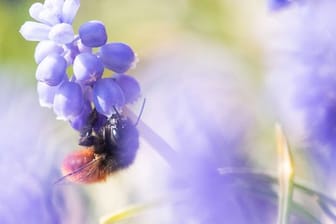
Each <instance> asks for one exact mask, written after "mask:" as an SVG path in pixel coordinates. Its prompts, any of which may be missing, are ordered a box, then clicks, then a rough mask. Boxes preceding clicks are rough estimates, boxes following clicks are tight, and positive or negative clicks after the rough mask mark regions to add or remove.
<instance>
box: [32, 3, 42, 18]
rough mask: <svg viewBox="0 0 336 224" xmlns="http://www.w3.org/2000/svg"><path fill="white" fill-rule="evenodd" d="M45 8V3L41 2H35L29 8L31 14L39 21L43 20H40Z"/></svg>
mask: <svg viewBox="0 0 336 224" xmlns="http://www.w3.org/2000/svg"><path fill="white" fill-rule="evenodd" d="M42 10H43V5H42V3H41V2H35V3H34V4H32V6H30V8H29V15H30V16H31V17H32V18H33V19H35V20H37V21H39V22H43V21H41V20H40V13H41V12H42Z"/></svg>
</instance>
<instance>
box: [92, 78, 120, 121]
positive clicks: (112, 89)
mask: <svg viewBox="0 0 336 224" xmlns="http://www.w3.org/2000/svg"><path fill="white" fill-rule="evenodd" d="M93 103H94V105H95V108H96V109H97V111H98V112H99V113H101V114H103V115H105V116H107V117H110V116H111V115H112V114H114V113H115V107H122V106H124V104H125V96H124V93H123V91H122V89H121V88H120V87H119V85H118V84H117V83H116V82H115V81H114V80H113V79H112V78H105V79H100V80H98V81H97V82H96V83H95V85H94V86H93Z"/></svg>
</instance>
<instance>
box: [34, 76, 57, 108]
mask: <svg viewBox="0 0 336 224" xmlns="http://www.w3.org/2000/svg"><path fill="white" fill-rule="evenodd" d="M58 87H59V85H58V86H49V85H48V84H46V83H44V82H38V83H37V94H38V96H39V103H40V106H41V107H47V108H52V106H53V104H54V97H55V94H56V92H57V90H58Z"/></svg>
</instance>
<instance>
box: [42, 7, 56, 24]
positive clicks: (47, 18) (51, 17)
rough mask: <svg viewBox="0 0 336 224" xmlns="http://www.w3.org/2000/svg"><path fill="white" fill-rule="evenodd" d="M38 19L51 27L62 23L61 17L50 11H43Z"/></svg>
mask: <svg viewBox="0 0 336 224" xmlns="http://www.w3.org/2000/svg"><path fill="white" fill-rule="evenodd" d="M38 17H39V21H41V22H43V23H46V24H48V25H51V26H52V25H55V24H58V23H60V22H61V20H60V18H59V16H58V15H57V14H56V13H55V12H53V11H51V10H48V9H43V10H42V11H41V12H40V14H39V16H38Z"/></svg>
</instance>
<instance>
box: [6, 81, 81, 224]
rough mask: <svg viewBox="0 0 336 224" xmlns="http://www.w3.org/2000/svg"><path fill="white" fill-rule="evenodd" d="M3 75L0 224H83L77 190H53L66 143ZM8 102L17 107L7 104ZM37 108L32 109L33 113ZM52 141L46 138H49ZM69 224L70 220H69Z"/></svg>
mask: <svg viewBox="0 0 336 224" xmlns="http://www.w3.org/2000/svg"><path fill="white" fill-rule="evenodd" d="M4 77H5V76H4V75H3V76H1V78H0V81H1V84H2V88H1V90H0V92H1V94H0V95H1V97H0V103H1V104H3V105H6V108H4V110H1V111H0V122H1V124H2V125H4V127H6V128H5V129H4V128H2V129H0V134H1V136H2V137H1V139H0V145H1V149H0V150H2V151H1V158H0V181H1V183H0V201H1V203H0V223H4V224H5V223H6V224H16V223H27V224H35V223H50V224H61V223H85V220H86V219H87V216H86V213H87V209H86V206H85V203H84V201H83V200H82V199H81V194H80V193H79V191H73V190H69V189H65V188H62V187H60V186H55V185H54V184H53V183H54V181H55V180H57V178H59V177H60V175H61V174H60V172H59V168H58V166H59V161H60V160H61V157H62V153H61V152H62V151H63V150H64V149H66V148H67V145H68V144H67V143H65V144H64V141H59V137H60V136H59V135H60V134H59V132H57V131H56V126H55V123H54V122H51V121H50V120H49V117H48V116H47V115H46V114H45V113H43V111H41V110H38V109H37V106H38V105H37V102H36V100H35V99H34V98H35V94H33V92H32V91H29V90H28V89H25V87H24V86H23V85H21V84H20V83H19V82H18V81H17V80H16V81H15V82H14V81H10V80H9V79H7V78H4ZM9 98H11V99H12V100H13V102H15V103H8V99H9ZM34 108H35V109H34ZM49 133H50V134H52V135H50V136H48V137H47V136H46V135H48V134H49ZM70 220H71V221H70Z"/></svg>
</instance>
